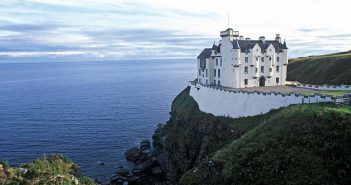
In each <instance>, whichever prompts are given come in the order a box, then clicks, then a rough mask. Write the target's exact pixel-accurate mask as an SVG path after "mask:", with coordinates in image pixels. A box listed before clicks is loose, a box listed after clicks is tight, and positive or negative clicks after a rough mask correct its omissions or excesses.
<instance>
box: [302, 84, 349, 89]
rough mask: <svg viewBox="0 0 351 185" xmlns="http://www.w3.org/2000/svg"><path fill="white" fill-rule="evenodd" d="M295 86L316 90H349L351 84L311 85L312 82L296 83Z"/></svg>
mask: <svg viewBox="0 0 351 185" xmlns="http://www.w3.org/2000/svg"><path fill="white" fill-rule="evenodd" d="M297 87H303V88H309V89H316V90H331V91H332V90H334V91H344V90H351V85H312V84H298V85H297Z"/></svg>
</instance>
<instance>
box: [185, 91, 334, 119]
mask: <svg viewBox="0 0 351 185" xmlns="http://www.w3.org/2000/svg"><path fill="white" fill-rule="evenodd" d="M190 87H191V90H190V96H192V97H193V98H194V100H195V101H196V102H197V103H198V105H199V108H200V110H201V111H203V112H206V113H211V114H213V115H215V116H229V117H232V118H236V117H244V116H253V115H257V114H263V113H267V112H269V111H270V110H272V109H277V108H280V107H286V106H288V105H291V104H302V103H318V102H330V101H334V100H333V98H332V97H329V96H320V95H313V96H303V95H299V94H291V95H285V94H281V93H262V92H244V91H236V92H234V91H227V90H222V89H219V88H216V87H209V86H203V85H200V84H197V85H196V86H195V85H193V84H191V85H190Z"/></svg>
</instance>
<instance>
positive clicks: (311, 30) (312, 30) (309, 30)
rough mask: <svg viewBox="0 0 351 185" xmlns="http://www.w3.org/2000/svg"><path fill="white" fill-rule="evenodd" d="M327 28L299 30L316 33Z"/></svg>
mask: <svg viewBox="0 0 351 185" xmlns="http://www.w3.org/2000/svg"><path fill="white" fill-rule="evenodd" d="M325 29H326V28H300V29H298V31H301V32H314V31H321V30H325Z"/></svg>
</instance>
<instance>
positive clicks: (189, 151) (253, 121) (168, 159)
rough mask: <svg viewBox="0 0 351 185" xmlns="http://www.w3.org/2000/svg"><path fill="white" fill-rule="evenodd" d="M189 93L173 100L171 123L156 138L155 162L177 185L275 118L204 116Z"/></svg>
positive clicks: (159, 130)
mask: <svg viewBox="0 0 351 185" xmlns="http://www.w3.org/2000/svg"><path fill="white" fill-rule="evenodd" d="M189 90H190V88H189V87H187V88H186V89H185V90H184V91H182V92H181V93H180V94H179V95H178V96H177V97H176V98H175V99H174V101H173V102H172V109H171V110H172V111H171V113H170V115H171V117H170V119H169V121H168V122H167V123H166V124H165V125H160V126H159V128H158V129H157V130H156V131H155V134H154V135H153V143H154V147H155V153H158V155H157V157H156V158H157V159H158V161H159V163H160V164H161V166H162V168H163V171H164V172H166V174H165V175H166V177H167V178H168V179H170V180H171V181H172V182H178V181H179V179H180V178H181V176H182V175H183V174H184V173H185V172H186V171H188V170H190V169H192V168H194V167H196V166H198V165H200V163H201V162H203V161H206V160H208V159H210V158H211V157H212V155H213V154H214V152H215V151H217V150H219V149H220V148H222V147H223V146H224V145H226V144H229V143H230V141H232V140H235V139H237V138H239V137H241V136H242V135H243V134H245V133H246V132H247V131H249V130H251V129H252V128H254V127H256V126H257V125H258V124H259V123H261V122H262V121H263V120H265V119H267V118H268V117H269V116H270V115H271V114H272V113H268V114H265V115H259V116H255V117H247V118H238V119H232V118H228V117H216V116H213V115H211V114H207V113H203V112H201V111H200V110H199V108H198V105H197V103H196V102H195V101H194V100H193V99H192V97H190V96H189ZM233 120H235V122H233Z"/></svg>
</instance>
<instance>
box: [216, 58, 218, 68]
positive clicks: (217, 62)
mask: <svg viewBox="0 0 351 185" xmlns="http://www.w3.org/2000/svg"><path fill="white" fill-rule="evenodd" d="M216 66H218V58H216Z"/></svg>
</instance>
